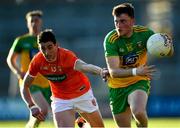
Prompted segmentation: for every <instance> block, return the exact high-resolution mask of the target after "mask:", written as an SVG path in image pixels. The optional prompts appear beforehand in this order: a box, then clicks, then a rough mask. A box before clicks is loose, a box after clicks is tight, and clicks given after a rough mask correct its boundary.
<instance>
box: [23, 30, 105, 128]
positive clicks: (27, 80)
mask: <svg viewBox="0 0 180 128" xmlns="http://www.w3.org/2000/svg"><path fill="white" fill-rule="evenodd" d="M38 45H39V49H40V52H39V53H38V54H37V55H36V56H35V57H34V58H33V60H32V61H31V63H30V66H29V70H28V72H27V74H26V75H25V77H24V80H23V85H22V90H21V95H22V98H23V99H24V101H25V102H26V104H27V106H29V107H30V110H31V112H32V115H33V116H34V117H36V118H37V119H38V120H42V121H43V120H44V119H45V117H44V114H43V113H42V112H41V110H40V109H39V107H38V106H36V105H35V103H34V102H33V99H32V97H31V94H30V92H29V86H30V85H31V83H32V81H33V80H34V79H35V77H36V76H37V74H38V73H40V74H42V75H43V76H45V77H46V78H47V79H48V80H49V82H50V86H51V91H52V103H51V107H52V112H53V117H54V123H55V126H56V127H74V126H75V113H76V112H79V113H80V115H81V116H82V117H84V118H85V119H86V120H87V122H88V123H89V124H90V126H91V127H104V123H103V120H102V117H101V114H100V111H99V108H98V104H97V102H96V98H95V97H94V96H93V92H92V89H91V85H90V82H89V80H88V78H87V76H86V75H85V74H84V73H92V74H97V75H101V76H104V75H105V73H106V71H105V70H104V69H102V68H100V67H98V66H95V65H92V64H87V63H85V62H84V61H82V60H80V59H79V58H78V57H76V55H75V54H74V53H73V52H72V51H69V50H67V49H64V48H61V47H58V44H57V42H56V38H55V35H54V34H53V32H52V31H51V30H45V31H43V32H41V33H40V34H39V35H38ZM82 72H84V73H82Z"/></svg>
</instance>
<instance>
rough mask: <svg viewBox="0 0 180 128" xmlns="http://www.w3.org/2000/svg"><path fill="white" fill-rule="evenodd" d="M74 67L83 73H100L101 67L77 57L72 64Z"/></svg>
mask: <svg viewBox="0 0 180 128" xmlns="http://www.w3.org/2000/svg"><path fill="white" fill-rule="evenodd" d="M74 69H75V70H77V71H81V72H84V73H92V74H97V75H102V71H103V69H102V68H100V67H98V66H96V65H92V64H87V63H86V62H84V61H82V60H80V59H78V60H77V61H76V63H75V65H74Z"/></svg>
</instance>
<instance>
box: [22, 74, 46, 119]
mask: <svg viewBox="0 0 180 128" xmlns="http://www.w3.org/2000/svg"><path fill="white" fill-rule="evenodd" d="M33 80H34V77H31V76H30V75H29V73H26V75H25V77H24V79H23V84H22V85H21V86H20V90H21V91H20V93H21V97H22V99H23V100H24V102H25V103H26V104H27V106H28V108H29V110H30V111H31V114H32V116H34V117H36V118H37V119H38V120H39V121H44V120H45V116H44V114H43V113H42V112H41V110H40V108H39V107H38V106H36V105H35V103H34V101H33V98H32V96H31V94H30V91H29V87H30V85H31V83H32V82H33Z"/></svg>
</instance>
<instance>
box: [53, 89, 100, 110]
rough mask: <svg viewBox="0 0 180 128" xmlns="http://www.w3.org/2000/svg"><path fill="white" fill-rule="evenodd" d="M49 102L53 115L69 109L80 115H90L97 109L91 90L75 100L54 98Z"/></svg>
mask: <svg viewBox="0 0 180 128" xmlns="http://www.w3.org/2000/svg"><path fill="white" fill-rule="evenodd" d="M51 100H52V103H51V108H52V112H53V113H57V112H62V111H65V110H71V109H74V110H75V111H77V112H80V113H83V112H87V113H92V112H94V111H96V110H98V109H99V107H98V104H97V102H96V98H95V97H94V95H93V92H92V90H91V89H90V90H89V91H88V92H86V93H85V94H83V95H81V96H79V97H77V98H73V99H69V100H64V99H60V98H56V97H51ZM94 103H95V104H94Z"/></svg>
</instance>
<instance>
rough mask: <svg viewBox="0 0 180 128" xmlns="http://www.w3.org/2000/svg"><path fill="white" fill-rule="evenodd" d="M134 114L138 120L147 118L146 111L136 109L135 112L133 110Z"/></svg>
mask: <svg viewBox="0 0 180 128" xmlns="http://www.w3.org/2000/svg"><path fill="white" fill-rule="evenodd" d="M132 113H133V115H134V116H135V117H136V118H146V117H147V114H146V110H145V109H134V110H132Z"/></svg>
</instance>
